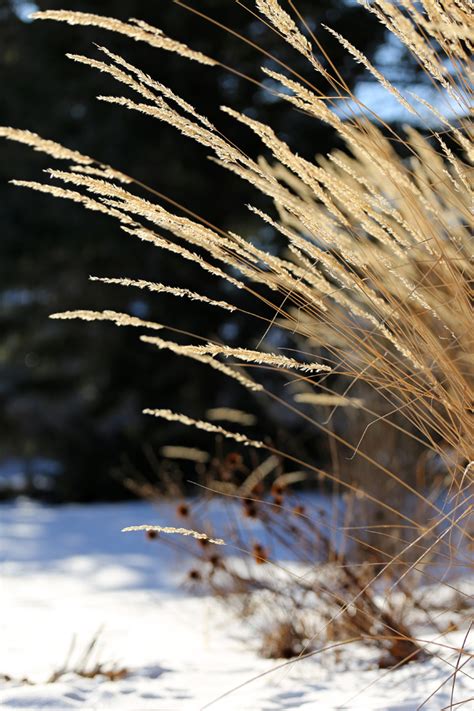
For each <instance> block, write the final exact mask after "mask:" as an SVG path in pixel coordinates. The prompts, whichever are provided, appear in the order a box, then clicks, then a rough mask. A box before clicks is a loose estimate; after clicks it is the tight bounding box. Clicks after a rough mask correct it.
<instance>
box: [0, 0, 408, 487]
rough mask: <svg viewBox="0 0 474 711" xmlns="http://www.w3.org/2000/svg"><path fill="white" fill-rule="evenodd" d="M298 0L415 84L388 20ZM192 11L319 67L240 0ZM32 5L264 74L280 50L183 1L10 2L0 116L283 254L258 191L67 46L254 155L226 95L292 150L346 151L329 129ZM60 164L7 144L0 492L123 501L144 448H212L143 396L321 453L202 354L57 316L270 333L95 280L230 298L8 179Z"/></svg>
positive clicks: (1, 180)
mask: <svg viewBox="0 0 474 711" xmlns="http://www.w3.org/2000/svg"><path fill="white" fill-rule="evenodd" d="M297 4H298V8H299V9H300V11H301V12H302V13H303V14H304V16H305V17H306V18H307V19H308V21H310V22H311V26H312V27H317V26H318V25H319V23H320V22H326V23H328V24H329V25H331V26H332V27H334V28H335V29H336V30H337V31H338V32H340V33H341V34H342V35H344V36H346V37H347V38H348V39H349V40H350V41H352V42H353V43H354V44H355V45H356V46H357V47H358V48H359V49H361V50H362V51H363V52H364V53H365V54H366V55H367V56H368V57H369V58H371V59H373V60H374V61H376V62H377V61H379V62H382V61H383V62H385V64H387V63H388V64H390V62H392V63H393V62H396V65H397V74H398V75H400V74H403V75H404V76H405V77H407V78H408V77H409V76H411V77H412V80H413V81H415V79H416V70H415V68H414V67H412V66H411V65H410V64H409V61H408V59H407V58H406V57H405V56H404V55H403V54H401V53H400V52H399V51H397V50H396V48H395V49H394V48H390V47H387V45H386V44H385V32H384V30H383V29H382V28H381V26H380V25H378V24H377V22H376V21H375V19H374V18H373V17H372V16H371V15H369V14H368V13H367V12H365V11H364V10H363V9H362V8H361V7H360V6H358V5H357V4H356V3H354V2H351V1H350V0H299V1H298V3H297ZM194 7H196V8H198V9H199V10H201V11H204V12H206V13H208V14H209V15H211V16H212V17H213V18H215V19H217V20H220V21H221V22H224V23H225V24H226V25H228V26H230V27H232V28H235V29H238V31H239V32H241V33H242V34H243V35H245V36H246V37H248V38H249V39H251V40H252V41H253V42H258V43H259V44H260V45H262V46H263V47H264V48H265V49H266V50H267V51H269V52H273V53H275V54H276V55H278V57H279V58H280V59H282V60H283V61H286V62H288V63H290V64H291V66H292V67H294V68H295V69H296V70H297V71H299V72H301V73H302V74H305V75H307V76H310V75H311V74H310V69H309V68H308V66H306V65H305V63H304V61H303V59H302V58H301V57H299V55H297V54H296V53H294V52H292V51H291V50H290V49H289V48H287V47H286V46H285V44H284V43H283V42H282V41H281V40H280V39H279V38H278V37H277V36H276V35H275V34H273V33H272V32H271V31H269V30H268V28H266V27H265V26H264V25H263V24H262V23H260V22H258V21H257V20H256V19H255V17H253V16H252V15H251V14H250V13H248V12H246V11H245V10H244V9H243V8H242V7H241V6H239V5H238V4H237V3H236V2H233V0H206V1H205V2H197V1H196V0H195V2H194ZM38 8H39V9H42V10H45V9H74V10H81V11H87V12H100V13H101V14H104V15H110V16H115V17H118V18H120V19H127V18H129V17H138V18H140V19H144V20H146V21H147V22H149V23H151V24H153V25H156V26H158V27H160V28H162V29H163V30H164V31H165V32H166V33H167V34H169V35H170V36H172V37H175V38H177V39H180V40H181V41H184V42H186V43H187V44H189V45H190V46H191V47H193V48H195V49H199V50H201V51H203V52H205V53H206V54H209V55H211V56H212V57H216V58H218V59H220V60H221V61H222V62H223V63H224V64H227V65H229V66H231V67H234V68H236V69H238V70H239V71H240V72H243V73H245V74H248V75H250V76H251V77H254V78H257V79H260V78H261V75H260V74H259V64H260V63H261V62H263V61H266V62H267V63H268V60H265V59H264V58H263V57H262V56H261V55H259V54H258V53H257V52H256V51H255V50H254V49H253V48H251V47H250V46H248V45H247V44H245V43H244V42H242V41H240V40H238V39H237V38H236V37H233V36H232V35H230V34H228V33H226V32H225V31H223V30H222V29H219V28H217V27H216V26H213V25H212V24H210V23H207V22H205V21H204V20H202V19H200V18H199V17H197V16H196V15H193V14H191V13H190V12H188V11H186V10H185V9H183V8H182V7H179V6H178V5H176V4H175V3H173V2H172V1H171V0H157V1H156V2H150V0H102V2H101V3H97V2H86V0H71V1H67V0H60V1H59V2H54V1H48V0H38V1H37V2H35V3H32V2H21V1H20V0H6V1H5V0H0V82H1V86H2V87H3V89H2V92H1V94H0V124H3V125H7V126H8V125H11V126H15V127H17V128H25V129H30V130H32V131H35V132H37V133H39V134H40V135H42V136H44V137H45V138H50V139H53V140H56V141H59V142H60V143H64V144H65V145H66V146H68V147H71V148H76V149H78V150H80V151H81V152H83V153H85V154H87V155H90V156H93V157H94V158H97V159H98V160H100V161H103V162H105V163H109V164H111V165H113V166H114V167H115V168H117V169H119V170H122V171H124V172H126V173H128V174H129V175H132V176H134V177H136V178H138V179H140V180H141V181H143V182H144V183H146V184H147V185H150V186H152V187H153V188H155V189H156V190H158V191H161V192H163V193H165V194H166V195H168V196H169V197H171V198H173V199H174V200H177V201H178V202H180V203H182V204H184V205H186V206H187V207H188V208H190V209H191V210H194V211H195V212H197V213H199V214H201V215H203V216H205V217H206V218H207V219H208V220H209V221H211V222H213V223H215V224H216V225H219V226H220V227H222V228H226V229H232V230H234V231H236V232H239V233H240V234H243V235H245V236H248V237H249V238H252V239H256V240H259V241H260V242H263V243H265V244H266V245H267V247H268V249H278V242H277V240H276V237H275V235H274V234H272V232H271V231H270V230H268V229H267V228H263V227H262V225H261V223H259V222H257V221H256V220H255V219H254V218H253V217H252V215H251V214H250V213H249V212H248V211H247V210H246V209H245V207H244V206H245V204H246V203H247V202H252V203H253V204H259V201H260V200H261V198H260V197H259V196H258V195H257V194H256V193H255V192H254V191H252V190H251V188H250V186H248V185H246V184H244V183H242V182H240V181H239V180H238V179H236V178H233V177H232V176H231V175H230V174H227V173H226V172H225V171H222V170H221V169H219V168H218V167H216V166H215V165H214V164H213V163H212V162H211V161H209V160H206V152H205V151H203V149H202V148H200V147H199V146H196V145H194V144H193V142H192V141H190V140H185V139H183V138H182V137H181V136H180V135H178V133H177V132H176V131H174V130H173V129H171V128H170V127H167V126H164V125H163V124H160V123H159V122H157V121H156V120H153V119H151V118H148V117H144V116H139V115H137V114H134V113H132V112H127V111H125V110H122V109H119V108H117V107H113V106H110V105H107V104H103V103H100V102H98V101H96V99H95V97H96V96H97V95H98V94H115V95H117V94H122V92H123V90H122V88H121V87H119V88H118V87H117V85H116V84H115V82H114V81H113V80H112V79H111V78H110V77H108V76H105V75H103V74H98V73H97V72H94V71H92V70H90V69H88V68H86V67H83V66H80V65H78V64H75V63H73V62H71V61H69V60H68V59H67V58H65V56H64V55H65V53H66V52H74V53H78V54H79V53H82V54H88V55H90V56H97V50H96V48H95V47H94V45H93V43H94V42H96V43H99V44H103V45H105V46H107V47H108V48H110V49H111V50H112V51H114V52H118V53H120V54H122V55H123V56H124V57H126V59H127V60H128V61H130V62H131V63H133V64H135V65H137V66H139V67H140V68H142V69H144V70H145V71H146V72H147V73H149V74H150V75H151V76H153V77H156V78H158V79H160V80H161V81H163V82H164V83H165V84H168V85H169V86H170V87H171V88H172V89H173V90H174V91H175V92H176V93H178V94H180V95H182V96H183V97H184V98H185V99H187V100H188V101H189V102H190V103H191V104H193V105H194V106H196V108H197V109H198V110H199V111H200V112H202V113H204V114H207V115H208V116H209V117H210V118H211V120H213V121H215V122H216V123H218V125H219V127H220V128H221V129H222V131H223V132H224V133H225V134H226V135H228V136H232V139H233V140H234V142H236V143H238V144H239V145H240V146H241V147H242V148H243V149H244V150H246V151H247V152H249V153H251V154H254V155H257V154H258V151H259V145H258V142H257V141H256V140H255V137H253V136H252V134H251V133H250V132H249V131H248V130H246V129H245V128H243V127H242V126H240V125H239V124H237V123H236V122H234V121H233V120H232V119H230V118H229V117H226V116H224V115H222V114H221V112H220V111H219V106H220V105H222V104H227V105H231V106H233V107H235V108H238V109H239V110H242V111H246V112H253V115H255V116H258V117H259V119H260V120H263V121H265V122H269V123H271V124H272V126H273V127H274V128H275V129H276V130H277V132H278V134H279V135H280V136H281V137H282V138H283V139H284V140H287V141H288V142H289V143H290V144H291V146H292V148H293V149H294V150H296V151H298V152H299V153H300V154H304V155H307V156H308V157H310V158H312V157H313V156H314V155H315V154H316V153H319V152H326V151H328V150H330V149H331V148H332V147H334V145H335V140H336V139H335V137H334V136H333V134H332V132H331V130H330V129H328V128H327V127H326V126H324V125H322V124H318V123H316V122H315V121H314V120H309V119H307V118H306V117H305V116H304V115H303V114H301V113H299V112H297V111H294V110H291V109H290V108H289V107H288V106H287V105H283V104H282V103H281V102H276V101H275V100H274V99H273V97H272V95H271V94H270V93H268V92H266V91H265V90H263V89H262V88H261V87H259V86H257V85H255V84H253V83H251V82H248V81H246V80H245V79H240V78H238V77H236V76H235V75H233V74H230V73H228V72H226V71H225V70H223V69H213V68H209V67H203V66H201V65H196V64H193V63H192V62H189V61H186V60H184V59H180V58H179V57H176V56H173V55H171V54H169V53H166V52H162V51H160V50H154V49H152V48H150V47H147V46H145V45H142V44H139V43H134V42H131V41H129V40H126V39H125V38H123V37H120V36H118V35H114V34H111V33H106V32H104V31H101V30H98V29H96V30H94V29H89V28H71V27H68V26H66V25H58V24H56V23H48V22H44V23H43V22H37V23H32V22H30V21H29V20H28V13H29V12H31V11H32V10H35V9H38ZM324 44H325V47H326V49H327V51H328V54H329V55H330V56H331V57H332V60H333V61H334V63H335V64H336V65H337V66H338V67H339V69H340V71H341V72H342V73H343V75H344V76H345V78H346V79H347V80H348V83H349V84H350V85H352V86H355V87H357V86H358V82H359V81H360V80H361V73H362V67H361V65H359V64H356V63H355V62H354V61H353V60H352V59H351V58H350V57H348V55H347V54H346V53H345V52H344V50H342V48H341V46H340V45H339V44H338V43H337V41H336V40H335V39H334V38H333V37H332V36H330V35H329V34H327V33H325V34H324ZM321 59H322V61H323V63H324V62H325V60H324V59H323V58H321ZM270 64H271V62H270ZM403 64H405V65H406V66H404V67H403V66H402V67H401V65H403ZM384 70H385V71H388V70H389V67H388V69H387V66H384ZM410 73H411V74H410ZM311 79H312V81H314V82H316V83H317V84H318V86H319V87H320V88H321V89H322V90H323V91H324V90H325V89H327V87H325V86H324V81H323V80H322V78H321V77H316V76H314V75H311ZM364 82H367V79H366V77H364ZM361 86H362V85H361ZM52 163H54V161H52V160H51V159H49V160H48V159H47V158H45V157H44V156H40V155H38V154H36V153H33V152H32V151H31V150H29V149H28V148H26V147H23V146H18V145H15V144H10V143H7V142H2V143H1V145H0V225H1V241H0V250H1V252H0V254H1V259H0V325H1V333H2V337H1V341H0V486H1V481H2V478H3V482H4V483H3V491H4V493H5V492H6V491H7V489H8V487H9V486H13V488H15V486H16V487H18V486H25V482H26V490H27V491H28V492H29V493H34V494H36V495H40V496H46V497H48V498H50V499H52V500H56V501H62V500H76V501H91V500H95V499H113V498H117V497H121V496H126V495H127V494H126V492H125V490H124V489H123V487H122V486H121V485H120V484H119V483H118V482H117V480H116V479H115V478H114V477H113V476H111V473H112V472H114V471H116V470H117V469H121V468H122V469H123V468H124V467H125V468H127V467H130V468H134V469H137V470H139V471H142V472H145V473H146V471H147V470H150V469H151V463H150V458H149V457H148V458H147V455H146V452H150V451H152V450H153V451H157V452H158V451H159V448H160V446H161V445H163V444H165V443H172V444H177V443H179V442H181V443H184V438H186V444H191V445H195V446H196V445H197V446H202V447H204V448H209V446H212V442H210V441H209V438H208V437H206V438H205V439H201V435H199V433H198V432H197V431H193V430H186V431H185V432H183V429H182V428H175V427H173V425H171V424H160V423H157V421H155V420H153V419H152V418H147V417H144V416H142V415H141V410H142V408H143V407H147V406H151V407H155V406H156V407H171V408H172V409H174V410H177V411H183V412H187V413H189V414H194V415H198V416H199V415H201V416H202V415H203V414H204V413H205V409H206V408H208V407H217V406H219V407H220V406H230V407H240V408H243V409H245V410H251V411H253V412H255V411H256V412H257V413H258V415H259V417H258V423H259V424H258V427H256V428H255V430H254V432H253V433H252V436H253V435H256V436H262V435H263V434H265V435H269V436H271V437H273V438H275V439H277V440H279V441H280V443H281V441H282V440H285V441H286V444H287V445H288V446H289V447H290V448H293V450H294V449H295V448H300V451H301V447H308V448H312V449H313V455H314V452H316V456H318V455H317V452H318V448H320V443H318V442H315V441H314V434H313V433H311V434H310V433H305V432H304V431H302V430H301V425H299V424H298V425H297V426H296V425H295V423H293V422H291V421H289V420H288V416H287V415H286V414H285V413H284V412H279V411H278V410H277V409H275V407H274V406H273V407H272V408H266V407H265V403H264V402H263V401H255V402H254V401H252V400H251V398H250V396H249V394H248V393H246V392H241V390H239V389H238V388H235V387H234V386H233V384H232V383H231V382H227V381H226V379H225V378H223V377H222V376H220V375H219V374H215V373H214V372H210V371H209V372H208V370H206V369H205V368H204V367H202V366H200V365H199V364H193V363H192V362H190V361H188V360H185V359H179V358H175V357H170V356H169V354H166V353H160V352H156V351H154V350H153V348H152V347H150V346H147V345H146V344H143V343H140V341H138V339H137V333H136V331H133V329H132V330H131V331H132V332H130V330H127V329H117V328H115V327H114V326H112V325H109V324H94V325H85V324H79V323H77V322H58V321H51V320H49V319H48V315H49V314H50V313H53V312H55V311H61V310H66V309H76V308H96V309H103V308H113V309H116V310H124V311H128V312H130V313H133V314H135V315H138V316H144V317H148V318H151V319H153V320H156V321H158V322H162V323H165V324H171V325H173V326H175V327H177V328H183V329H190V328H192V330H193V331H195V332H198V333H202V334H204V335H206V336H209V337H211V338H222V339H223V340H225V341H226V342H227V343H229V344H233V343H234V342H237V341H238V342H239V344H241V345H244V344H247V345H248V346H250V347H251V346H255V343H256V342H257V341H258V338H259V337H260V336H261V335H262V327H261V326H259V325H258V322H256V321H250V320H249V319H247V320H243V319H241V318H239V317H234V316H233V317H232V320H231V321H228V322H226V321H225V319H223V317H222V312H220V311H219V310H217V309H212V307H209V306H205V305H202V306H199V305H193V307H192V314H193V316H192V323H190V313H191V311H190V305H189V303H186V302H185V300H180V299H175V298H173V297H170V296H166V295H152V294H146V293H144V292H142V291H138V292H137V293H135V292H133V291H132V290H131V289H127V290H126V289H122V288H120V287H114V286H104V285H101V284H97V283H90V282H88V276H89V275H90V274H94V275H99V276H128V277H132V278H142V279H148V280H153V281H162V282H164V283H166V284H171V285H173V286H185V287H188V288H191V289H193V288H194V289H196V290H199V291H202V292H204V293H207V294H209V295H212V296H217V297H220V298H225V296H224V295H223V293H222V290H223V287H222V285H219V284H218V283H217V282H216V281H215V280H214V281H211V280H209V283H207V281H206V283H203V279H204V277H203V274H204V273H203V272H202V271H199V270H197V269H195V268H193V265H189V266H188V265H186V263H185V262H183V261H182V260H177V259H172V258H171V257H170V256H169V255H167V254H165V253H163V252H161V251H159V250H157V249H156V248H153V247H151V246H150V245H145V244H143V243H140V242H138V241H134V240H133V239H132V238H129V237H127V236H126V235H124V233H123V232H121V230H120V229H119V227H118V225H117V224H115V223H114V222H113V221H111V220H109V219H107V218H106V217H103V216H100V215H97V214H91V213H89V212H87V211H85V210H83V209H81V208H80V207H78V206H74V205H71V204H69V203H63V202H62V201H59V200H54V199H52V198H49V197H46V196H40V195H37V194H33V193H30V192H25V191H24V190H22V189H20V188H16V187H13V186H11V185H9V184H8V180H9V179H11V178H24V179H29V178H31V179H35V177H37V176H38V173H39V172H40V171H41V170H42V169H44V168H46V167H49V166H51V164H52ZM227 298H229V297H228V296H227ZM236 298H238V299H239V303H240V305H242V306H243V307H244V308H247V309H248V310H255V309H256V308H258V305H257V304H256V303H255V301H249V302H248V303H245V301H246V298H248V297H245V295H240V294H239V295H237V297H236ZM256 323H257V327H255V324H256ZM288 441H289V444H288ZM320 456H323V455H322V454H321V455H320ZM127 463H128V464H127ZM5 482H8V485H7V484H6V483H5Z"/></svg>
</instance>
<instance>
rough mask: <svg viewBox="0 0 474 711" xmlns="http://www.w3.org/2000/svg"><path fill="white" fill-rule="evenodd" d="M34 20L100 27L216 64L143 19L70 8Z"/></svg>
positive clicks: (53, 11) (34, 16)
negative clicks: (111, 15)
mask: <svg viewBox="0 0 474 711" xmlns="http://www.w3.org/2000/svg"><path fill="white" fill-rule="evenodd" d="M30 17H31V18H32V19H33V20H55V21H57V22H67V24H68V25H83V26H86V27H100V28H102V29H104V30H109V31H110V32H117V33H118V34H121V35H125V36H126V37H130V38H131V39H133V40H135V41H136V42H145V43H146V44H149V45H151V46H152V47H156V48H157V49H164V50H167V51H168V52H176V53H177V54H179V55H180V56H181V57H185V58H186V59H192V60H194V61H195V62H199V63H201V64H209V65H211V66H213V65H215V64H216V62H215V61H214V60H213V59H211V58H210V57H206V55H204V54H202V53H201V52H195V51H194V50H192V49H190V48H189V47H187V46H186V45H185V44H183V43H182V42H177V41H176V40H173V39H171V38H170V37H167V36H166V35H165V34H163V32H162V31H161V30H159V29H158V28H156V27H152V26H151V25H148V24H147V23H145V22H142V21H141V20H134V19H133V18H132V19H130V20H129V21H128V22H121V21H120V20H116V19H114V18H112V17H105V16H103V15H94V14H92V13H90V12H72V11H70V10H45V11H43V12H33V13H32V14H31V16H30Z"/></svg>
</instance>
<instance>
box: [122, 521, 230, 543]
mask: <svg viewBox="0 0 474 711" xmlns="http://www.w3.org/2000/svg"><path fill="white" fill-rule="evenodd" d="M130 531H156V532H157V533H177V534H178V535H180V536H191V537H192V538H196V539H197V540H198V541H207V542H208V543H213V544H214V545H215V546H225V545H226V543H225V541H224V540H223V539H222V538H210V537H209V536H208V535H207V533H200V532H199V531H193V530H192V529H190V528H175V527H174V526H155V525H152V524H148V523H144V524H140V525H139V526H127V527H126V528H122V533H129V532H130Z"/></svg>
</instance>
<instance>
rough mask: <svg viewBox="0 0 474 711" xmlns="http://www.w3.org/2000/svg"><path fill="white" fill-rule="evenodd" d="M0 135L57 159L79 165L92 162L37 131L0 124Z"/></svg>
mask: <svg viewBox="0 0 474 711" xmlns="http://www.w3.org/2000/svg"><path fill="white" fill-rule="evenodd" d="M0 137H2V138H6V139H8V140H9V141H15V142H16V143H24V144H25V145H27V146H30V147H31V148H33V150H34V151H38V152H39V153H45V154H46V155H48V156H51V157H52V158H56V159H57V160H71V161H74V163H79V164H80V165H92V164H93V163H94V161H93V159H92V158H89V157H88V156H85V155H82V153H79V151H73V150H70V149H69V148H65V147H64V146H62V145H61V144H60V143H56V142H55V141H50V140H48V139H46V138H41V136H38V134H37V133H32V131H24V130H21V129H19V128H11V127H10V126H0Z"/></svg>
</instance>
